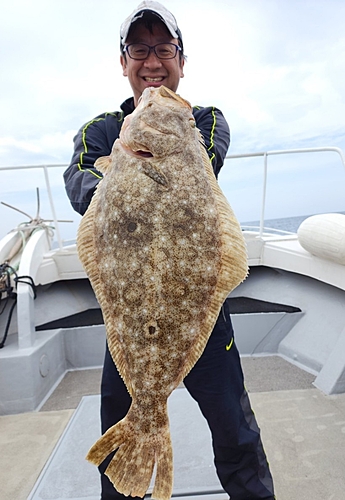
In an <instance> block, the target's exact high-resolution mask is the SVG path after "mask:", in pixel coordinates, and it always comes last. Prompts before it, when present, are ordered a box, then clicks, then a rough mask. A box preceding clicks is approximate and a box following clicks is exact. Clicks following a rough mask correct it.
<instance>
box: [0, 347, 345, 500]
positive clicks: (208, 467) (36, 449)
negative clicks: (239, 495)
mask: <svg viewBox="0 0 345 500" xmlns="http://www.w3.org/2000/svg"><path fill="white" fill-rule="evenodd" d="M242 365H243V369H244V373H245V379H246V386H247V389H248V391H249V393H250V398H251V402H252V406H253V409H254V411H255V414H256V416H257V419H258V422H259V426H260V427H261V430H262V436H263V442H264V446H265V449H266V453H267V456H268V459H269V461H270V464H271V469H272V473H273V476H274V481H275V486H276V493H277V499H278V500H294V499H306V500H309V499H313V500H342V499H343V498H344V491H345V475H344V470H345V454H344V449H345V394H341V395H333V396H325V395H324V394H323V393H321V392H320V391H319V390H318V389H315V388H314V387H313V385H312V384H313V380H314V378H315V377H314V375H312V374H310V373H307V372H305V371H303V370H301V369H299V368H297V367H296V366H293V365H291V364H290V363H288V362H287V361H285V360H284V359H282V358H280V357H278V356H272V357H256V358H246V357H244V358H242ZM100 377H101V370H100V369H94V370H83V371H74V372H69V373H67V374H66V376H65V377H64V378H63V380H62V381H61V383H60V384H59V385H58V386H57V387H56V389H55V391H54V392H53V393H52V394H51V395H50V397H49V398H48V399H47V400H46V401H45V403H44V404H43V406H42V407H41V409H40V411H38V412H34V413H26V414H20V415H10V416H3V417H0V447H1V450H2V453H1V455H0V498H1V499H4V500H43V499H44V500H47V499H49V500H77V499H78V500H99V478H98V472H97V469H96V467H94V466H92V465H90V464H88V463H87V462H86V461H85V460H84V456H85V454H86V452H87V450H88V448H89V446H91V445H92V444H93V442H94V441H95V439H96V438H97V437H98V435H99V384H100ZM181 408H183V411H181ZM169 413H170V419H171V432H172V438H173V443H174V454H175V484H174V494H173V497H176V498H179V500H211V499H212V500H227V499H228V496H227V495H226V494H225V493H224V492H222V488H221V486H220V484H219V482H218V479H217V477H216V475H215V472H214V467H213V463H212V452H211V443H210V435H209V431H208V428H207V425H206V424H205V421H204V420H203V417H202V416H201V414H200V412H199V410H198V407H197V405H196V403H195V402H194V401H193V400H192V398H190V396H189V395H188V393H187V391H186V390H185V389H184V388H179V389H177V390H176V391H174V393H173V395H172V396H171V398H170V400H169Z"/></svg>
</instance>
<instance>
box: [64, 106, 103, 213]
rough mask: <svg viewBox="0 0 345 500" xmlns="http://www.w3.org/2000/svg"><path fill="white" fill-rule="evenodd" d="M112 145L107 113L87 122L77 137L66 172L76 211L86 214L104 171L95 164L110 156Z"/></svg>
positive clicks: (70, 194)
mask: <svg viewBox="0 0 345 500" xmlns="http://www.w3.org/2000/svg"><path fill="white" fill-rule="evenodd" d="M111 147H112V144H109V141H108V136H107V131H106V126H105V118H104V116H103V115H101V116H100V117H97V118H95V119H94V120H92V121H90V122H88V123H86V124H85V125H84V126H83V127H81V129H80V130H79V132H78V133H77V135H76V136H75V137H74V153H73V156H72V160H71V163H70V165H69V167H68V168H67V170H66V171H65V172H64V181H65V188H66V192H67V195H68V197H69V199H70V202H71V205H72V207H73V208H74V210H75V211H76V212H78V213H80V214H81V215H83V214H84V213H85V212H86V210H87V208H88V206H89V204H90V201H91V198H92V195H93V193H94V191H95V188H96V186H97V184H98V182H99V181H100V179H101V178H102V174H101V173H100V172H99V171H98V170H97V169H96V168H95V167H94V163H95V161H96V160H97V159H98V158H99V157H101V156H108V155H109V154H110V152H111Z"/></svg>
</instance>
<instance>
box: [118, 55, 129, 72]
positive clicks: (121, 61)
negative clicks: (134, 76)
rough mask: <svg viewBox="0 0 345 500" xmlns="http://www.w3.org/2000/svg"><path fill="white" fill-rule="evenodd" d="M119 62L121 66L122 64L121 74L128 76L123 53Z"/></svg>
mask: <svg viewBox="0 0 345 500" xmlns="http://www.w3.org/2000/svg"><path fill="white" fill-rule="evenodd" d="M120 63H121V66H122V74H123V76H128V75H127V62H126V59H125V58H124V56H123V55H121V56H120Z"/></svg>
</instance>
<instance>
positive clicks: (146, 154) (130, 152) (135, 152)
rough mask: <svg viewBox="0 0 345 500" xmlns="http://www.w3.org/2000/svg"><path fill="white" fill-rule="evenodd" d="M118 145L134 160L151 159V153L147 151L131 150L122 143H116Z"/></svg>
mask: <svg viewBox="0 0 345 500" xmlns="http://www.w3.org/2000/svg"><path fill="white" fill-rule="evenodd" d="M118 145H119V146H121V148H122V149H123V150H124V152H125V153H127V154H128V155H130V156H134V157H136V158H153V154H152V153H151V151H149V150H147V149H137V150H133V149H132V148H130V147H129V146H127V144H124V143H123V142H122V141H118Z"/></svg>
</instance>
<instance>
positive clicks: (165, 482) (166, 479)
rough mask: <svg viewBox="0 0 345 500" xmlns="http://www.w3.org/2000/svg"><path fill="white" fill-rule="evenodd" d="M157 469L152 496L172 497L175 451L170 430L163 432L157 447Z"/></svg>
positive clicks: (156, 497) (154, 497) (160, 497)
mask: <svg viewBox="0 0 345 500" xmlns="http://www.w3.org/2000/svg"><path fill="white" fill-rule="evenodd" d="M156 460H157V471H156V479H155V484H154V488H153V491H152V495H151V498H152V499H156V500H167V499H169V498H170V497H171V494H172V487H173V451H172V445H171V439H170V432H169V430H168V432H167V433H164V434H163V433H162V435H161V439H160V442H159V444H158V446H157V449H156Z"/></svg>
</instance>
